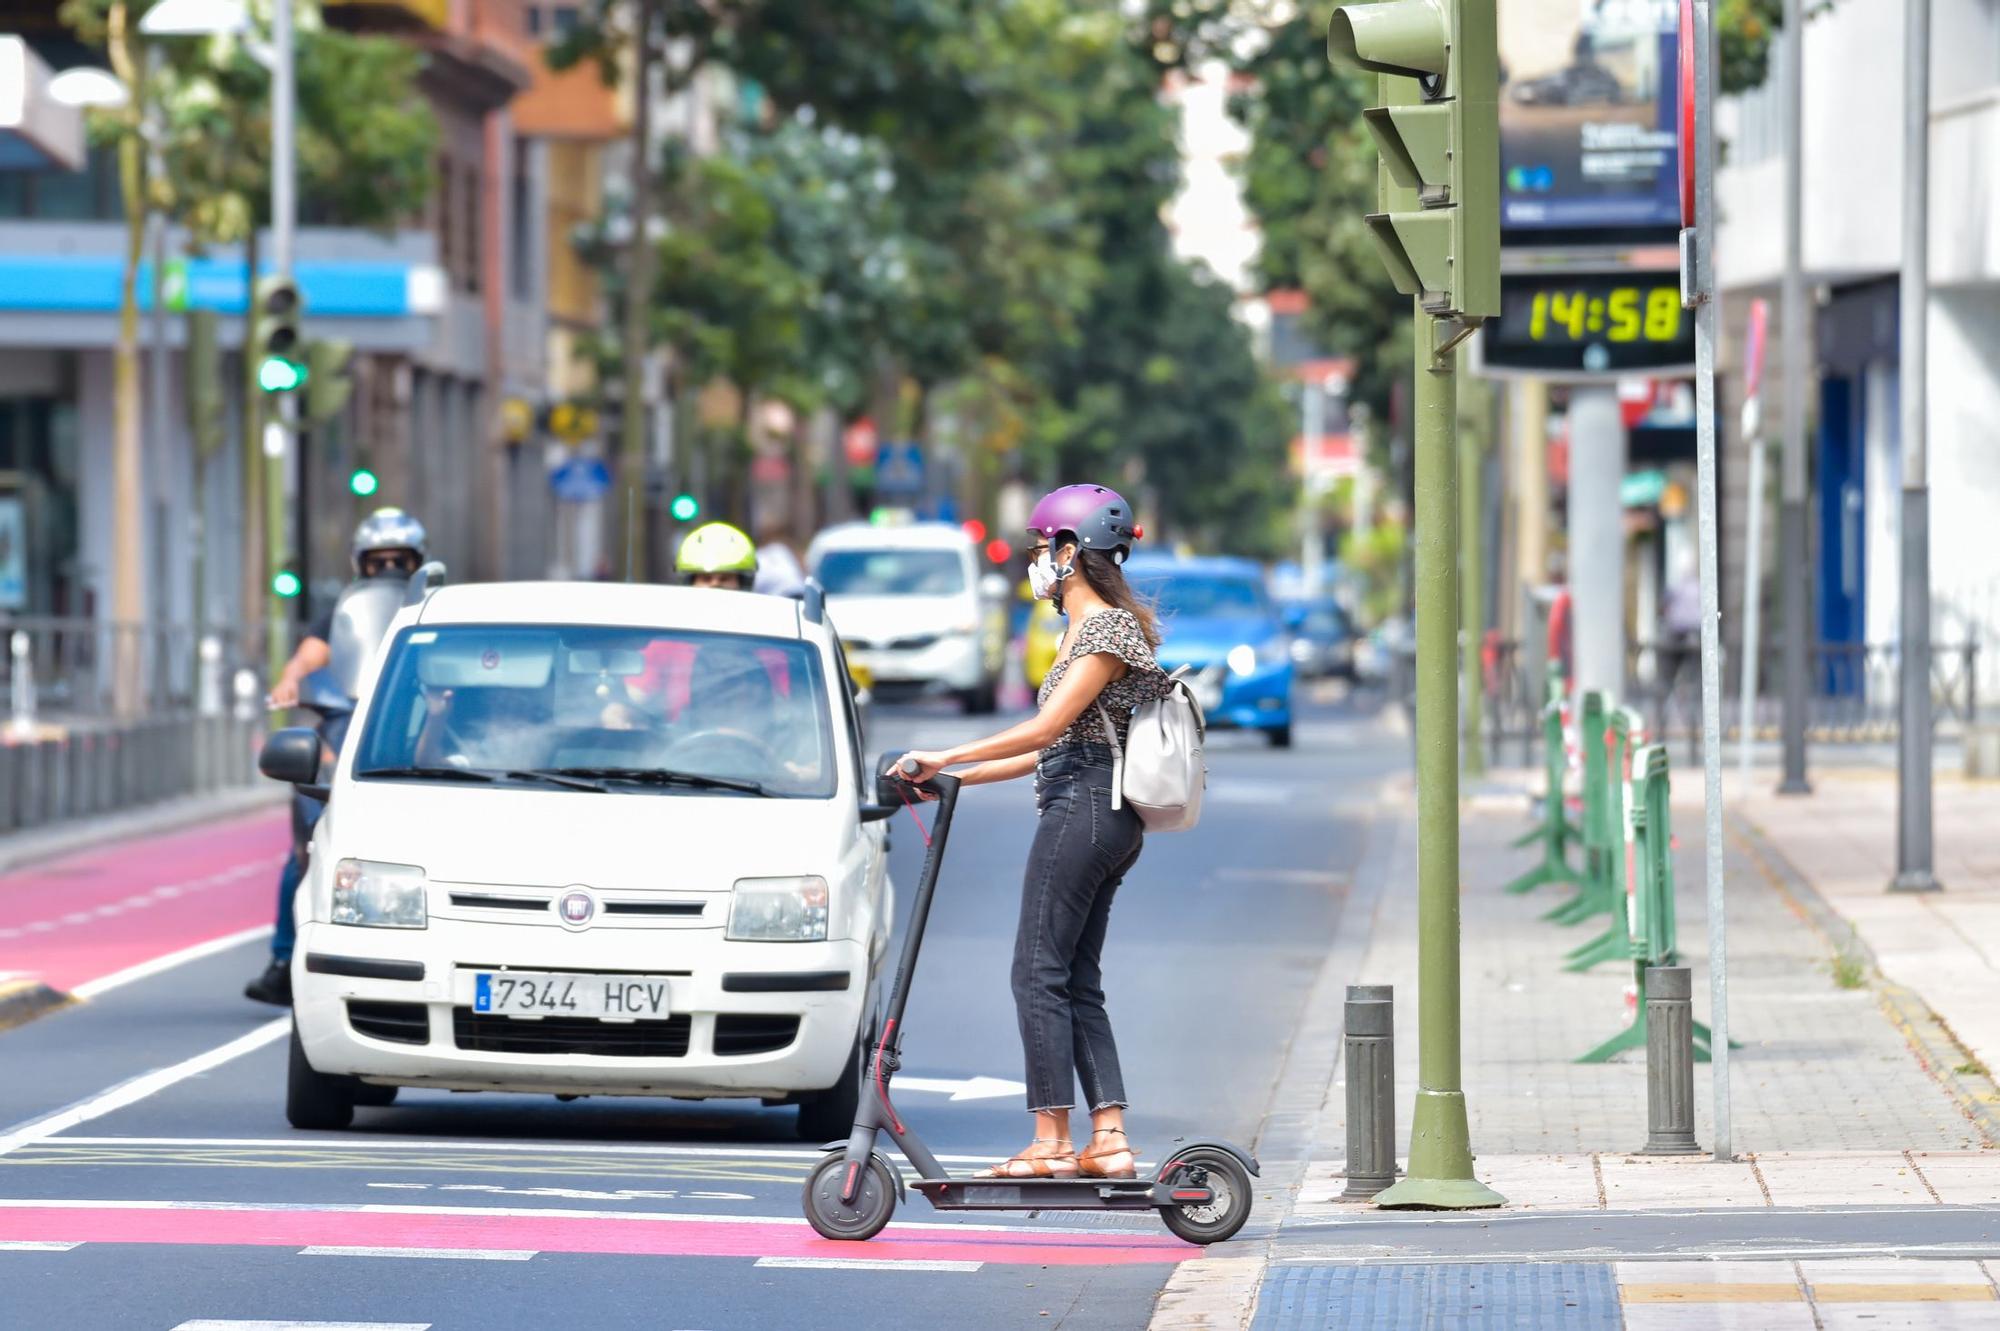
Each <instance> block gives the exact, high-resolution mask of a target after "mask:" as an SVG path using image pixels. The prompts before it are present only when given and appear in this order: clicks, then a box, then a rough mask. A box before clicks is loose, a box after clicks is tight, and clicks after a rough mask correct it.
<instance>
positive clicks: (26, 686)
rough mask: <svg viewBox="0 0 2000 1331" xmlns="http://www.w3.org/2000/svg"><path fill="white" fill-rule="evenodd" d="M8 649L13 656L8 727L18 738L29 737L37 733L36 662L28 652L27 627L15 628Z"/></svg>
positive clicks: (9, 637) (8, 640) (9, 638)
mask: <svg viewBox="0 0 2000 1331" xmlns="http://www.w3.org/2000/svg"><path fill="white" fill-rule="evenodd" d="M7 650H8V652H9V653H10V654H11V655H12V657H13V663H14V668H13V677H12V684H11V686H10V688H9V697H8V708H9V711H10V712H11V713H12V716H11V718H10V719H9V721H8V728H9V729H10V730H11V731H12V732H13V734H14V737H15V738H16V739H23V740H24V739H27V738H29V737H30V736H32V735H33V734H34V733H35V663H34V659H33V658H32V657H30V656H29V654H28V634H27V631H26V630H25V629H15V630H14V632H13V633H12V634H10V635H9V636H8V639H7Z"/></svg>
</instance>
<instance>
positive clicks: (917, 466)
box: [875, 441, 924, 494]
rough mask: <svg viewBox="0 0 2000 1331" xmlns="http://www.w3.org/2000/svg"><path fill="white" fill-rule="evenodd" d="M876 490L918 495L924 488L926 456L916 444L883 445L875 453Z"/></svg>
mask: <svg viewBox="0 0 2000 1331" xmlns="http://www.w3.org/2000/svg"><path fill="white" fill-rule="evenodd" d="M875 488H876V489H877V490H887V491H891V492H893V493H896V494H918V493H921V492H922V490H923V488H924V454H923V450H922V449H921V448H919V447H918V446H917V445H916V444H915V443H914V442H907V441H906V442H904V443H900V444H883V445H882V446H881V447H880V448H879V449H877V450H876V452H875Z"/></svg>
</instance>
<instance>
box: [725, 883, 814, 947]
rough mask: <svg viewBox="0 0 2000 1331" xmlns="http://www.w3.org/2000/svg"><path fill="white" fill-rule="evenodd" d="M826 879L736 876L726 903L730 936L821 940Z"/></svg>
mask: <svg viewBox="0 0 2000 1331" xmlns="http://www.w3.org/2000/svg"><path fill="white" fill-rule="evenodd" d="M827 900H828V893H827V889H826V879H824V878H820V877H818V876H816V875H808V876H806V877H803V878H739V879H737V880H736V888H735V891H734V894H733V895H732V897H731V899H730V902H729V930H728V933H727V935H726V937H728V938H729V939H731V940H732V941H734V942H739V943H824V942H825V941H826V907H827Z"/></svg>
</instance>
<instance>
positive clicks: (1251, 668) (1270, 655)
mask: <svg viewBox="0 0 2000 1331" xmlns="http://www.w3.org/2000/svg"><path fill="white" fill-rule="evenodd" d="M1290 652H1291V648H1290V646H1289V645H1287V643H1286V641H1285V639H1284V638H1283V637H1282V636H1279V635H1276V634H1274V635H1272V636H1271V637H1268V638H1266V639H1264V641H1262V642H1260V643H1258V644H1256V645H1255V646H1252V645H1251V644H1249V643H1247V642H1242V643H1238V644H1237V645H1236V646H1234V647H1231V648H1230V649H1229V655H1228V656H1226V657H1224V658H1223V660H1225V661H1227V662H1228V663H1229V669H1230V671H1231V673H1233V674H1238V675H1249V674H1255V673H1256V670H1257V667H1258V666H1269V665H1277V664H1278V663H1280V662H1281V661H1283V660H1285V659H1286V657H1287V656H1288V655H1289V654H1290Z"/></svg>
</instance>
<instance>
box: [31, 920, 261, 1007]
mask: <svg viewBox="0 0 2000 1331" xmlns="http://www.w3.org/2000/svg"><path fill="white" fill-rule="evenodd" d="M270 936H271V926H270V925H268V924H260V925H257V926H256V927H255V928H251V929H241V930H238V931H237V932H235V933H233V934H224V935H223V936H222V937H220V938H211V939H209V940H208V941H207V942H205V943H195V944H192V945H191V946H188V947H184V948H181V949H180V950H179V951H175V952H168V953H165V954H164V955H162V956H157V957H154V958H152V959H151V960H150V961H142V962H140V963H139V964H138V965H136V966H127V967H126V968H125V969H124V970H122V971H113V972H111V974H109V975H100V976H99V977H98V978H96V979H95V980H85V981H84V982H83V983H82V984H79V985H77V986H76V987H74V988H72V989H71V990H70V993H71V994H72V995H73V996H74V997H77V998H86V999H88V998H96V997H97V996H98V995H99V994H104V993H109V992H110V991H111V990H113V989H117V988H119V987H120V986H122V985H128V984H130V983H132V982H133V981H134V980H144V979H147V978H149V977H151V976H154V975H158V974H159V973H160V972H162V971H170V970H172V969H173V968H174V967H176V966H185V965H186V964H187V963H188V962H190V961H200V960H201V959H202V958H203V957H212V956H214V955H215V954H216V953H218V952H227V951H228V950H229V949H230V948H232V947H235V946H237V945H238V944H239V943H247V942H249V941H250V940H251V939H253V938H269V937H270Z"/></svg>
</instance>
